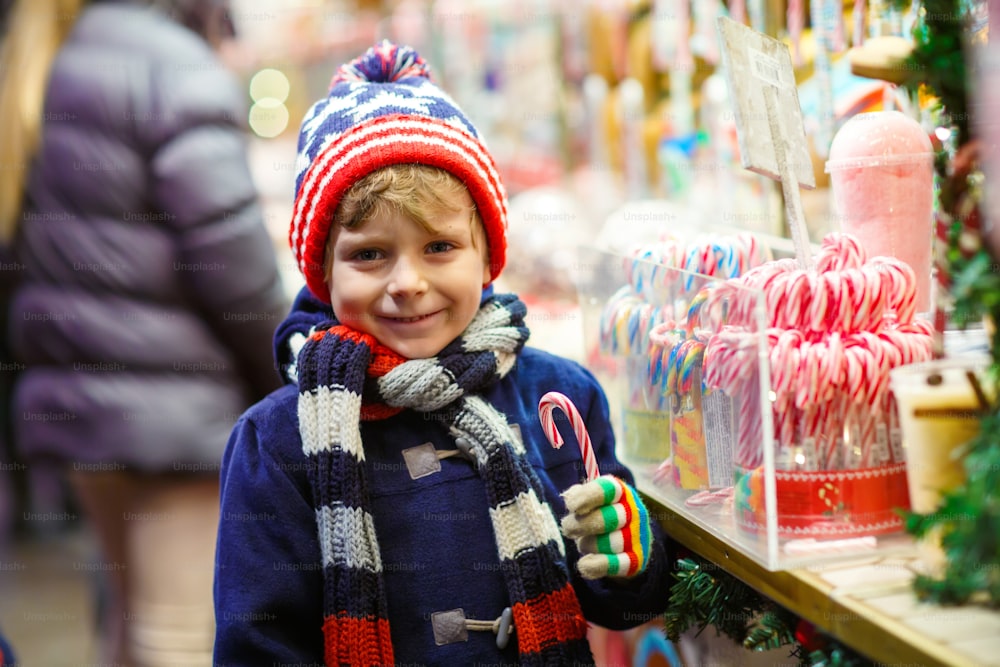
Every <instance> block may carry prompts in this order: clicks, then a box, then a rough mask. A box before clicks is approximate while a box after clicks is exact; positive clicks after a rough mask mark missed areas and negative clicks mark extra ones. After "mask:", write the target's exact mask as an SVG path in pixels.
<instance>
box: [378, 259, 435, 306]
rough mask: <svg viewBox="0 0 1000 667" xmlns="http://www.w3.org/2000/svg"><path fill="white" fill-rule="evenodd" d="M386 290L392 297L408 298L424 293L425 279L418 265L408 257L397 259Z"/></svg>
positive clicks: (425, 289) (425, 287)
mask: <svg viewBox="0 0 1000 667" xmlns="http://www.w3.org/2000/svg"><path fill="white" fill-rule="evenodd" d="M386 289H387V291H388V292H389V294H391V295H392V296H409V295H412V294H420V293H423V292H426V291H427V279H426V278H425V277H424V272H423V271H422V270H421V267H420V263H419V262H417V261H415V260H413V259H411V258H408V257H400V258H399V259H397V260H396V263H395V265H394V266H393V268H392V274H391V275H390V276H389V284H388V286H387V288H386Z"/></svg>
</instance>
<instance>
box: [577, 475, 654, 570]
mask: <svg viewBox="0 0 1000 667" xmlns="http://www.w3.org/2000/svg"><path fill="white" fill-rule="evenodd" d="M562 497H563V499H564V500H565V501H566V507H567V508H568V509H569V512H570V513H569V514H567V515H566V516H565V517H563V520H562V532H563V535H565V536H566V537H570V538H573V539H575V540H576V546H577V548H578V549H579V550H580V553H581V554H583V555H582V556H581V558H580V560H579V562H577V565H576V568H577V570H579V571H580V575H581V576H582V577H583V578H584V579H600V578H601V577H605V576H608V577H634V576H635V575H637V574H639V573H640V572H642V571H644V570H645V569H646V566H647V565H648V564H649V554H650V551H651V548H652V543H653V531H652V529H650V527H649V513H648V512H647V511H646V507H645V505H643V504H642V500H640V499H639V494H638V493H637V492H636V490H635V489H633V488H632V487H631V486H629V485H628V484H626V483H625V482H623V481H622V480H620V479H619V478H617V477H614V476H612V475H601V476H600V477H598V478H597V479H595V480H593V481H591V482H585V483H583V484H574V485H573V486H571V487H569V488H568V489H566V491H564V492H563V494H562Z"/></svg>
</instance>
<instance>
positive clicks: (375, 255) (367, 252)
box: [354, 248, 382, 262]
mask: <svg viewBox="0 0 1000 667" xmlns="http://www.w3.org/2000/svg"><path fill="white" fill-rule="evenodd" d="M381 257H382V253H380V252H379V251H378V250H373V249H372V248H365V249H364V250H359V251H357V252H356V253H354V259H357V260H361V261H362V262H374V261H375V260H376V259H381Z"/></svg>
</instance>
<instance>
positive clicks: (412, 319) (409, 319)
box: [385, 311, 437, 324]
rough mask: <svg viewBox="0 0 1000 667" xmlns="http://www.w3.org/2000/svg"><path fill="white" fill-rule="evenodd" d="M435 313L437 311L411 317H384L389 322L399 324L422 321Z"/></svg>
mask: <svg viewBox="0 0 1000 667" xmlns="http://www.w3.org/2000/svg"><path fill="white" fill-rule="evenodd" d="M436 314H437V311H435V312H433V313H428V314H426V315H414V316H411V317H385V319H387V320H389V321H391V322H399V323H400V324H412V323H413V322H422V321H423V320H426V319H428V318H430V317H433V316H434V315H436Z"/></svg>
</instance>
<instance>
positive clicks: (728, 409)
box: [701, 391, 736, 489]
mask: <svg viewBox="0 0 1000 667" xmlns="http://www.w3.org/2000/svg"><path fill="white" fill-rule="evenodd" d="M701 406H702V410H703V411H704V414H705V423H704V429H705V449H706V458H707V460H708V485H709V487H710V488H713V489H722V488H725V487H727V486H732V483H733V454H734V452H735V451H736V422H735V419H734V412H733V399H732V398H731V397H729V396H727V395H726V394H725V392H722V391H713V392H712V393H710V394H706V395H704V396H703V397H702V399H701Z"/></svg>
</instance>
